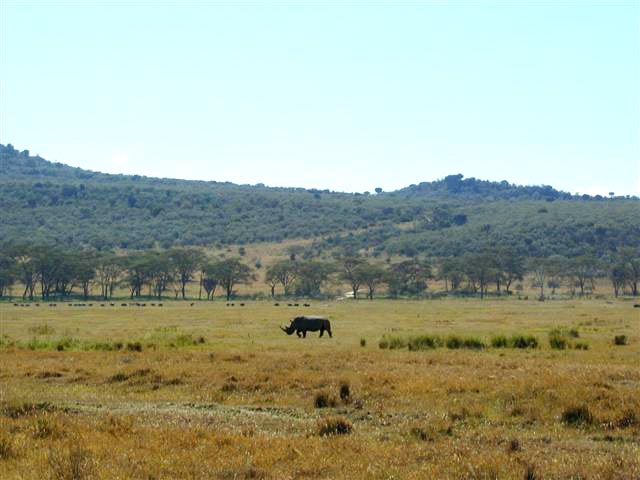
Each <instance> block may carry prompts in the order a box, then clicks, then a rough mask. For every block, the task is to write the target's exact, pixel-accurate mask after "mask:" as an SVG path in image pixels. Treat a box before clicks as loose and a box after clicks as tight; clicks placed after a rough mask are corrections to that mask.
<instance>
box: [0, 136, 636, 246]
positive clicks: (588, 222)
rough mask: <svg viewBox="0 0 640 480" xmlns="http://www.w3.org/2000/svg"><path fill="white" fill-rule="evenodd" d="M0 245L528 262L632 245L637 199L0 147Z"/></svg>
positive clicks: (457, 180) (458, 178)
mask: <svg viewBox="0 0 640 480" xmlns="http://www.w3.org/2000/svg"><path fill="white" fill-rule="evenodd" d="M0 166H1V168H0V202H1V203H2V205H3V210H2V222H0V240H2V241H3V242H5V243H15V242H23V241H24V240H25V239H28V240H29V242H30V243H31V244H32V245H47V244H48V245H65V246H69V247H78V248H83V249H84V248H92V249H97V250H99V251H105V250H106V251H108V250H112V249H114V248H120V249H128V250H133V249H136V250H144V249H150V248H161V249H168V248H171V247H174V246H212V245H213V246H222V245H229V244H250V243H256V242H264V241H281V240H285V239H297V238H313V239H316V241H315V242H314V245H313V247H312V248H311V249H309V251H308V252H307V255H308V256H317V255H319V254H320V253H322V252H328V251H332V252H338V253H339V254H341V255H355V254H361V253H364V254H367V255H374V256H378V255H382V254H389V255H403V256H407V257H415V256H417V255H426V256H434V257H447V256H453V255H456V256H457V255H460V254H462V253H464V252H480V251H482V250H484V249H486V248H488V247H492V246H500V247H502V248H508V249H512V250H516V251H517V252H518V253H519V254H521V255H523V256H525V257H547V256H551V255H563V256H565V257H576V256H581V255H586V254H588V255H594V256H596V257H607V256H611V255H612V254H613V253H614V252H615V251H617V250H619V249H620V248H621V247H631V248H638V247H639V246H640V200H638V199H637V198H623V197H615V196H614V194H613V193H612V195H611V198H604V197H600V196H596V197H590V196H587V195H583V196H576V195H571V194H569V193H566V192H560V191H558V190H555V189H554V188H552V187H550V186H524V187H523V186H516V185H512V184H509V183H508V182H504V181H503V182H490V181H482V180H477V179H473V178H470V179H464V178H463V177H462V175H450V176H448V177H446V178H444V179H443V180H439V181H435V182H428V183H420V184H418V185H411V186H409V187H407V188H405V189H402V190H398V191H395V192H382V191H381V190H380V189H376V193H374V194H369V193H368V192H365V193H364V194H359V193H356V194H347V193H337V192H330V191H328V190H314V189H311V190H305V189H301V188H271V187H265V186H262V185H255V186H249V185H235V184H232V183H219V182H202V181H186V180H171V179H157V178H148V177H141V176H137V175H133V176H128V175H107V174H103V173H97V172H91V171H87V170H82V169H79V168H73V167H69V166H66V165H63V164H60V163H51V162H48V161H46V160H44V159H42V158H40V157H38V156H35V157H34V156H31V155H30V154H29V152H28V151H26V150H25V151H22V152H20V151H18V150H16V149H14V148H13V147H12V146H11V145H7V146H3V145H0Z"/></svg>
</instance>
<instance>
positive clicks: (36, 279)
mask: <svg viewBox="0 0 640 480" xmlns="http://www.w3.org/2000/svg"><path fill="white" fill-rule="evenodd" d="M258 267H260V268H261V266H259V265H258V266H251V265H247V264H246V263H244V262H243V261H242V259H241V258H239V257H238V258H236V257H234V258H216V259H211V258H209V257H207V256H206V255H205V254H204V253H203V252H202V251H201V250H197V249H194V248H172V249H169V250H164V251H142V252H129V253H126V254H118V253H115V252H98V251H66V250H64V249H61V248H59V247H49V246H30V245H19V246H15V245H14V246H7V247H4V248H2V249H0V298H3V297H7V296H9V295H11V294H12V293H13V290H14V288H16V287H17V288H19V289H20V291H19V292H15V293H17V294H18V295H19V296H21V297H22V298H23V299H30V300H32V299H34V298H35V297H40V298H42V299H43V300H49V299H53V298H55V299H64V298H69V297H71V296H72V295H73V296H82V297H84V298H85V299H88V298H89V297H90V296H94V297H99V298H101V299H104V300H109V299H111V298H113V296H114V292H115V291H116V289H117V288H121V289H126V290H127V292H128V296H129V297H130V298H131V299H134V298H141V297H150V298H158V299H162V298H164V297H166V296H173V297H174V298H182V299H186V298H187V286H188V285H190V284H197V287H198V294H197V298H198V299H207V300H211V299H213V298H214V296H215V294H216V292H217V291H218V292H219V291H222V293H223V295H224V297H225V298H226V299H227V300H229V299H231V298H232V297H233V296H234V295H235V294H236V288H237V287H238V286H239V285H243V284H248V283H252V282H257V281H258V276H257V271H256V270H257V269H258ZM262 277H263V278H262V279H261V280H263V281H264V283H265V284H266V285H267V287H268V288H269V291H270V295H271V296H272V297H275V296H276V295H278V296H284V297H291V296H296V297H319V296H323V295H324V296H326V295H330V292H329V291H328V288H329V286H330V285H336V284H337V285H344V284H346V285H348V286H349V288H350V292H349V294H350V295H352V296H353V298H356V299H357V298H359V297H362V296H363V295H364V296H365V297H367V298H369V299H373V298H374V296H375V295H376V294H377V293H378V294H379V293H380V292H381V291H382V290H383V289H384V290H385V292H386V295H387V296H388V297H391V298H399V297H421V296H424V294H425V292H426V291H427V289H428V284H429V282H431V281H432V280H439V281H441V282H444V289H445V292H446V293H448V294H458V295H478V296H480V297H481V298H483V297H485V296H486V295H487V294H489V292H490V290H491V291H492V292H493V294H506V295H509V294H512V293H513V290H514V289H516V290H518V289H521V288H522V283H523V282H524V281H525V279H528V280H530V281H531V286H532V287H535V288H536V289H538V291H539V296H540V297H541V298H544V297H545V296H546V295H548V294H549V293H551V294H552V295H553V294H555V293H556V290H557V289H559V288H561V287H566V288H567V289H568V291H569V292H570V293H571V294H572V295H586V294H590V293H592V292H593V291H594V289H595V285H596V280H597V279H599V278H608V279H609V281H610V283H611V286H612V289H613V293H614V295H615V296H616V297H617V296H618V295H622V294H626V293H628V294H631V295H634V296H637V295H638V282H639V281H640V255H638V252H637V251H636V250H632V249H621V250H620V251H619V252H617V253H616V255H614V256H611V257H608V258H607V259H602V258H597V257H595V256H591V255H581V256H577V257H571V258H567V257H563V256H560V255H552V256H549V257H545V258H526V257H524V256H523V255H521V254H519V253H518V252H517V251H515V250H511V249H506V248H496V249H485V250H483V251H480V252H470V253H466V254H464V255H462V256H458V257H448V258H444V259H441V260H440V261H437V262H433V261H430V260H428V259H421V258H419V257H413V258H407V259H404V260H399V261H396V262H391V261H390V260H389V261H388V262H387V263H385V262H380V261H378V262H372V261H371V260H370V259H369V258H367V257H363V256H358V255H349V256H345V255H343V256H339V257H337V258H335V259H334V260H332V261H326V260H318V259H299V258H297V257H296V255H295V254H294V253H293V254H291V255H290V257H289V258H285V259H281V260H278V261H276V262H274V263H272V264H271V265H269V266H267V267H266V268H265V271H264V274H263V275H262ZM192 297H193V295H192Z"/></svg>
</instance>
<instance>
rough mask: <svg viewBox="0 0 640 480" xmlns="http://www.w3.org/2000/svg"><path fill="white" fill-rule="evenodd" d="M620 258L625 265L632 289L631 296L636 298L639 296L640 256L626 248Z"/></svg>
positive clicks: (627, 278)
mask: <svg viewBox="0 0 640 480" xmlns="http://www.w3.org/2000/svg"><path fill="white" fill-rule="evenodd" d="M620 256H621V259H622V263H623V264H624V265H625V272H626V281H627V285H629V287H630V288H631V295H633V296H634V297H636V296H638V283H640V255H639V254H638V252H637V251H634V250H633V249H631V248H625V249H623V250H622V252H621V253H620Z"/></svg>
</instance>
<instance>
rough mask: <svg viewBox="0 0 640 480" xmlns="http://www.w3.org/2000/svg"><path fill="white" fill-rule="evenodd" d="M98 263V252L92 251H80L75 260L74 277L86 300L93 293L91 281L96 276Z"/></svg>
mask: <svg viewBox="0 0 640 480" xmlns="http://www.w3.org/2000/svg"><path fill="white" fill-rule="evenodd" d="M96 265H97V261H96V254H95V252H90V251H85V252H80V254H79V255H78V256H77V258H75V261H74V262H73V267H72V268H73V269H74V273H75V274H74V277H75V280H76V281H77V283H78V284H79V285H80V287H81V288H82V296H83V297H84V299H85V300H87V299H88V298H89V295H90V293H91V283H92V282H93V279H94V278H95V276H96Z"/></svg>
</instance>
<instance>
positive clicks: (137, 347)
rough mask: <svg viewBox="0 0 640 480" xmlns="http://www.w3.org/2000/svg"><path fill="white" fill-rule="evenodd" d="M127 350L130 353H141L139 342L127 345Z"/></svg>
mask: <svg viewBox="0 0 640 480" xmlns="http://www.w3.org/2000/svg"><path fill="white" fill-rule="evenodd" d="M127 350H129V351H130V352H141V351H142V344H141V343H140V342H133V343H127Z"/></svg>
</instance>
